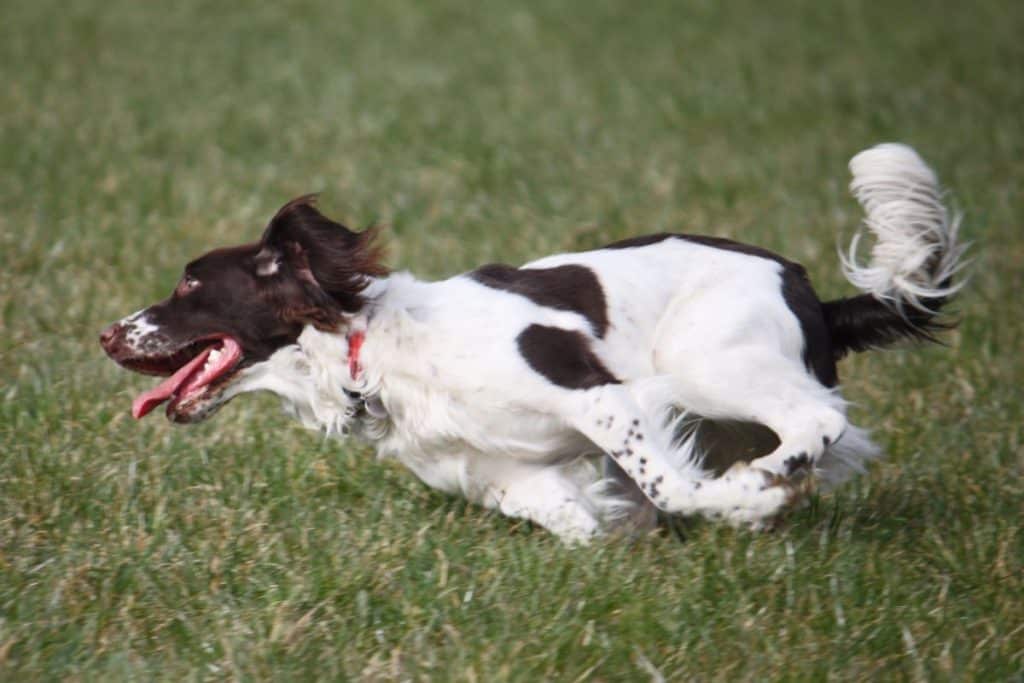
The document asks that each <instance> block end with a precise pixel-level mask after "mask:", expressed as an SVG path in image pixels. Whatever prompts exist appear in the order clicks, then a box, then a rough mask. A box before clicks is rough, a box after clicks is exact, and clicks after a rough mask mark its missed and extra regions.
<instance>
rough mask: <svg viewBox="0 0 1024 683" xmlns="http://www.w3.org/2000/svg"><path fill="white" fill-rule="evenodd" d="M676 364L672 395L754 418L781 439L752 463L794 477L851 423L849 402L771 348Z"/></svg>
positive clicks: (710, 412)
mask: <svg viewBox="0 0 1024 683" xmlns="http://www.w3.org/2000/svg"><path fill="white" fill-rule="evenodd" d="M686 358H687V359H693V360H692V361H691V360H684V361H682V362H679V363H676V364H675V367H674V368H673V377H675V378H676V382H675V383H674V400H675V401H676V402H678V403H679V404H680V405H683V406H686V408H687V409H689V410H692V411H694V412H696V413H699V414H700V415H703V416H706V417H708V418H711V419H729V420H741V421H745V422H753V423H757V424H760V425H763V426H765V427H767V428H768V429H770V430H772V431H773V432H774V433H775V436H776V437H777V438H778V441H779V443H778V446H777V447H776V448H775V449H774V450H772V451H771V452H770V453H768V454H766V455H763V456H761V457H758V458H756V459H754V460H753V461H752V462H751V463H750V465H751V466H752V467H755V468H759V469H762V470H766V471H768V472H771V473H772V474H777V475H781V476H787V477H788V476H790V475H792V474H794V473H795V472H797V471H798V470H802V469H813V467H814V466H815V465H816V464H817V463H818V461H819V460H820V459H821V457H822V456H823V455H824V454H825V452H826V451H827V449H828V448H830V447H831V446H832V445H834V444H835V443H836V442H837V441H838V440H839V439H840V437H841V436H842V435H843V433H844V432H845V430H846V427H847V421H846V415H845V412H844V407H845V404H844V402H843V400H842V398H840V397H839V395H838V394H837V393H836V392H834V391H831V390H829V389H828V388H826V387H824V386H822V385H821V384H820V383H818V382H817V380H816V379H815V378H814V377H813V376H812V375H810V374H809V373H808V372H807V370H806V369H805V368H804V367H803V365H802V363H801V362H799V361H794V360H792V359H790V358H787V357H785V356H784V355H783V354H781V353H779V352H778V351H775V350H773V349H771V348H768V347H764V346H760V347H759V346H756V345H752V347H747V348H743V349H741V350H733V351H728V350H726V351H721V350H715V351H710V350H708V351H706V352H704V353H701V354H700V355H699V356H697V355H688V356H687V357H686Z"/></svg>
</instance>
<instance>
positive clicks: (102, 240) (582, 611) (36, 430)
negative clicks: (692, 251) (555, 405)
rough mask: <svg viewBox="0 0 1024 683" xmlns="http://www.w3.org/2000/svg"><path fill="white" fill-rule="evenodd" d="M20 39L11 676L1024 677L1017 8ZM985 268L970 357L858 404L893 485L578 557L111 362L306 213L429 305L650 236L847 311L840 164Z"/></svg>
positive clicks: (2, 654) (4, 134) (273, 16)
mask: <svg viewBox="0 0 1024 683" xmlns="http://www.w3.org/2000/svg"><path fill="white" fill-rule="evenodd" d="M231 5H232V3H215V2H208V1H207V2H203V1H201V0H178V1H176V2H173V3H141V2H128V1H126V0H106V1H105V2H99V1H98V0H83V1H82V2H74V3H69V2H55V1H53V0H38V1H37V2H32V3H27V2H22V3H15V2H4V3H3V6H2V17H3V19H2V21H0V268H2V276H0V397H2V399H0V679H3V680H19V681H24V680H55V679H70V680H173V681H178V680H199V679H247V680H252V679H279V680H297V679H327V680H345V679H365V680H436V681H447V680H466V681H481V682H483V681H506V680H507V681H541V680H558V681H574V680H580V681H586V680H594V681H617V680H648V679H650V680H661V679H662V677H663V678H664V679H666V680H691V679H692V680H706V681H736V680H756V681H760V680H770V679H783V680H825V679H831V680H888V679H910V680H957V681H960V680H977V681H996V680H1021V677H1022V671H1024V567H1022V565H1024V533H1022V532H1021V526H1020V525H1021V520H1022V519H1024V477H1022V474H1024V445H1022V444H1024V439H1022V424H1024V396H1022V390H1021V386H1022V384H1024V361H1022V360H1021V350H1022V341H1021V340H1022V338H1024V321H1022V313H1024V310H1022V308H1021V304H1020V300H1021V292H1022V291H1024V233H1022V227H1021V226H1022V222H1024V197H1022V193H1021V183H1022V182H1024V42H1022V41H1021V38H1020V36H1021V35H1022V34H1024V6H1022V5H1021V4H1020V3H1018V2H1012V1H1009V0H1007V1H1004V2H998V1H995V0H981V1H979V2H974V3H962V2H952V1H946V0H940V1H937V2H932V3H915V2H910V1H909V0H906V1H904V0H897V1H894V2H888V3H877V2H868V1H867V0H837V1H835V2H818V1H817V0H785V1H783V2H780V3H765V2H759V1H756V0H739V1H738V2H728V3H724V2H723V3H719V2H712V1H706V0H697V1H694V2H668V1H662V0H655V1H654V2H650V3H645V4H641V3H625V2H606V1H603V0H597V1H590V2H584V1H583V0H563V1H557V2H550V3H505V2H496V1H493V0H487V1H485V2H480V3H458V2H449V1H447V0H444V1H441V2H430V3H426V2H411V1H402V0H378V1H377V2H374V3H369V2H365V3H332V2H326V1H322V2H321V1H318V0H308V1H302V2H281V3H261V4H258V5H257V4H255V3H254V4H252V5H249V6H245V7H242V6H239V7H233V6H231ZM887 140H901V141H905V142H908V143H910V144H913V145H914V146H916V147H917V148H918V149H919V150H920V151H921V153H922V154H923V155H924V156H925V158H927V159H928V160H929V161H930V162H931V163H932V164H933V165H934V166H935V168H936V169H937V170H938V172H939V174H940V176H941V178H942V179H943V181H944V182H945V184H946V185H947V186H948V187H949V188H950V190H951V192H952V194H951V197H952V198H953V199H954V200H955V203H956V205H957V206H958V207H959V208H960V210H962V211H963V213H964V215H965V219H964V231H965V234H966V236H967V238H968V239H970V240H972V241H973V242H974V243H975V244H974V247H973V248H972V254H973V257H974V264H973V268H972V278H971V282H970V284H969V285H968V287H967V288H966V289H965V290H964V292H963V295H962V297H960V298H959V299H958V302H957V305H956V307H955V308H956V311H955V312H956V314H957V315H958V316H959V318H960V319H961V321H962V322H961V325H960V327H959V329H958V330H957V331H955V332H954V333H952V334H950V335H948V336H947V337H946V340H947V341H948V345H947V346H945V347H938V346H934V347H930V348H921V349H911V348H907V347H903V348H900V349H896V350H892V351H887V352H884V353H874V354H870V355H865V356H858V357H856V358H854V359H851V360H848V361H846V362H845V363H844V364H843V365H842V367H841V373H842V377H843V383H844V385H845V391H846V395H847V397H848V398H849V399H850V400H851V401H852V402H853V403H854V405H853V407H852V408H851V411H852V413H853V418H854V420H855V421H856V422H857V423H858V424H863V425H865V426H869V427H871V428H872V429H874V430H876V432H875V433H876V438H877V439H878V441H879V442H880V443H881V444H882V445H883V446H884V447H885V449H886V451H887V452H888V454H889V457H888V459H886V460H885V461H884V462H881V463H879V464H877V465H875V466H873V467H872V469H871V471H870V473H869V474H868V475H866V476H864V477H862V478H860V479H859V480H857V481H855V482H854V483H852V484H851V485H849V486H847V487H845V488H843V489H841V490H840V491H839V492H837V493H836V494H831V495H827V496H822V497H820V498H817V499H815V500H814V501H813V502H812V504H811V505H810V506H809V507H807V508H805V509H802V510H800V511H797V512H795V513H793V514H791V515H790V517H789V519H788V521H787V523H786V524H785V526H784V527H783V528H782V529H781V530H780V531H778V532H776V533H773V534H763V535H756V534H751V533H747V532H739V531H734V530H731V529H727V528H722V527H719V526H715V525H711V524H705V523H700V522H697V521H687V522H685V523H684V524H683V528H682V536H683V537H684V538H683V539H682V540H681V539H680V537H679V535H677V534H675V533H656V534H652V535H650V536H647V537H643V538H639V539H636V540H634V541H632V542H625V541H621V540H620V541H614V542H606V543H597V544H595V545H594V546H592V547H590V548H588V549H586V550H585V551H581V550H579V549H571V548H567V547H564V546H562V545H560V544H559V543H558V542H557V541H556V540H555V539H554V538H553V537H551V536H550V535H548V534H546V533H544V532H543V531H542V530H539V529H536V528H532V527H530V526H529V525H526V524H523V523H519V522H515V521H512V520H508V519H505V518H502V517H499V516H497V515H495V514H492V513H489V512H486V511H483V510H481V509H478V508H476V507H472V506H468V505H466V504H465V503H463V502H461V501H458V500H454V499H451V498H449V497H446V496H444V495H441V494H438V493H434V492H432V491H430V490H428V489H427V488H425V487H424V486H423V485H421V484H420V483H418V482H417V481H416V480H415V479H414V478H413V477H412V475H411V474H408V473H406V472H404V471H402V470H401V469H399V468H398V467H397V466H396V465H394V464H391V463H388V462H377V461H376V460H374V458H373V457H372V454H371V452H370V451H369V450H368V449H367V448H365V447H364V446H361V445H359V444H349V443H344V442H339V441H324V440H323V438H322V437H320V436H318V435H317V434H315V433H312V432H306V431H303V430H302V429H301V428H300V427H299V426H298V425H296V424H293V423H292V422H290V421H289V420H288V419H287V418H286V417H285V416H283V415H282V414H280V411H279V409H278V406H277V405H276V402H275V401H274V400H272V399H270V398H266V397H246V398H245V399H240V400H238V401H235V402H234V403H232V404H231V405H230V406H228V407H227V408H225V409H224V410H223V411H222V412H221V413H220V414H218V415H217V416H216V417H215V418H214V419H212V420H210V421H209V422H207V423H204V424H202V425H200V426H197V427H193V428H178V427H174V426H172V425H171V424H169V423H168V422H166V421H165V420H163V419H162V418H161V417H159V416H156V417H151V418H149V419H147V420H145V421H143V422H141V423H137V422H134V421H133V420H132V419H131V418H130V416H129V414H128V407H129V403H130V400H131V396H132V395H133V393H135V392H137V391H139V390H140V389H141V388H142V387H144V386H148V385H149V384H150V383H151V380H147V379H144V378H140V377H138V376H135V375H130V374H129V373H126V372H123V371H120V370H118V369H117V368H116V367H115V366H114V364H113V363H111V362H109V361H107V360H106V359H105V358H104V356H103V354H102V352H101V350H100V348H99V345H98V344H97V340H96V338H97V334H98V332H99V330H100V329H102V327H103V326H104V325H105V324H106V323H108V322H110V321H112V320H114V319H116V318H118V317H120V316H122V315H125V314H127V313H129V312H131V311H134V310H136V309H138V308H140V307H141V306H143V305H145V304H147V303H150V302H152V301H155V300H156V299H157V298H161V297H163V296H165V295H166V294H167V293H169V291H170V290H171V288H172V287H173V285H174V283H175V281H176V280H177V277H178V274H179V271H180V268H181V266H182V265H183V264H184V263H185V261H186V260H188V259H189V258H192V257H194V256H196V255H198V254H199V253H201V252H203V251H205V250H207V249H210V248H213V247H215V246H222V245H227V244H231V243H238V242H241V241H245V240H251V239H254V238H255V237H256V236H257V235H258V234H259V232H260V230H261V229H262V227H263V225H264V224H265V222H266V220H267V219H268V218H269V216H270V215H271V214H272V213H273V211H274V210H275V209H276V208H277V207H278V206H279V205H280V204H281V203H283V202H284V201H285V200H287V199H289V198H291V197H293V196H295V195H298V194H302V193H306V192H312V191H318V192H322V193H323V204H324V206H325V208H326V209H327V210H328V211H329V212H330V213H332V214H334V215H337V216H340V217H343V218H344V219H346V220H347V221H348V222H350V223H351V224H353V225H356V226H362V225H368V224H371V223H378V224H382V225H384V226H385V234H386V237H387V241H388V243H389V246H390V255H391V263H392V264H393V265H394V266H395V267H396V268H407V269H410V270H412V271H414V272H416V273H417V274H419V275H421V276H424V277H441V276H443V275H447V274H453V273H457V272H460V271H463V270H466V269H469V268H471V267H474V266H475V265H478V264H480V263H483V262H487V261H503V262H507V263H513V264H515V263H521V262H523V261H525V260H527V259H530V258H534V257H537V256H541V255H544V254H547V253H551V252H554V251H559V250H568V249H582V248H590V247H594V246H598V245H600V244H602V243H605V242H608V241H611V240H614V239H619V238H623V237H627V236H631V235H636V234H642V233H644V232H653V231H663V230H680V231H687V232H693V233H705V234H714V235H722V236H728V237H732V238H736V239H740V240H743V241H747V242H752V243H756V244H759V245H762V246H765V247H768V248H771V249H774V250H777V251H781V252H783V253H785V254H787V255H788V256H790V257H792V258H794V259H797V260H800V261H802V262H803V263H805V264H806V265H807V267H808V269H809V271H810V272H811V275H812V277H813V278H814V281H815V283H816V286H817V288H818V290H819V292H821V293H822V295H823V296H826V297H835V296H840V295H844V294H849V293H851V292H852V288H851V287H850V286H849V285H847V284H846V283H845V282H844V281H843V279H842V276H841V274H840V273H839V271H838V267H837V265H838V259H837V257H836V253H835V252H836V246H837V244H839V243H845V241H846V239H847V238H848V237H849V236H850V235H851V234H852V232H853V230H854V229H855V228H856V225H857V221H858V218H859V215H860V213H859V208H858V207H857V205H856V204H855V202H854V201H853V200H852V199H851V198H850V197H849V196H848V193H847V191H846V183H847V181H848V173H847V170H846V162H847V160H848V159H849V157H850V156H852V155H853V154H854V153H856V152H857V151H859V150H860V149H862V148H864V147H867V146H870V145H872V144H874V143H876V142H881V141H887Z"/></svg>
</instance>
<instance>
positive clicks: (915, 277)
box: [840, 143, 966, 313]
mask: <svg viewBox="0 0 1024 683" xmlns="http://www.w3.org/2000/svg"><path fill="white" fill-rule="evenodd" d="M850 172H851V173H852V174H853V180H852V181H851V183H850V191H851V192H852V193H853V196H854V197H856V198H857V201H859V202H860V204H861V206H863V207H864V211H865V213H866V216H865V218H864V225H865V226H866V227H867V229H868V230H869V231H870V232H871V233H873V234H874V236H875V238H876V240H877V241H876V242H875V245H874V246H873V247H872V248H871V257H870V259H869V261H868V263H867V264H866V265H861V264H860V263H859V260H858V257H857V250H858V247H859V246H860V240H861V238H862V237H863V232H859V233H858V234H857V235H856V236H855V237H854V238H853V241H852V242H851V243H850V247H849V250H848V251H847V253H845V254H840V257H841V259H842V262H843V272H844V273H845V274H846V277H847V279H848V280H849V281H850V282H851V283H853V284H854V285H855V286H856V287H857V288H858V289H860V290H862V291H864V292H866V293H868V294H870V295H872V296H873V297H875V298H876V299H878V300H879V301H881V302H883V303H886V304H889V305H891V306H893V307H894V308H895V309H896V310H897V311H898V312H900V313H905V310H904V306H905V305H910V306H912V307H914V308H916V309H919V310H921V311H925V312H934V311H933V309H934V308H935V307H936V306H935V304H934V303H933V302H936V301H941V300H942V299H944V298H946V297H949V296H951V295H952V294H954V293H956V291H957V290H959V289H960V287H961V286H963V282H960V283H958V284H953V280H952V278H953V275H954V274H955V273H956V272H957V271H959V270H960V268H961V267H962V266H963V265H964V264H962V263H961V262H960V257H961V256H962V255H963V253H964V250H965V249H966V246H965V245H961V244H958V243H957V230H958V228H959V226H960V216H959V215H957V216H954V217H952V218H951V217H950V215H949V212H948V211H947V209H946V206H945V205H944V204H943V202H942V189H941V188H940V186H939V181H938V179H937V178H936V177H935V172H934V171H932V169H931V168H930V167H929V166H928V164H926V163H925V162H924V160H922V159H921V157H920V156H918V154H917V152H915V151H914V150H913V149H911V148H910V147H908V146H906V145H902V144H895V143H888V144H882V145H878V146H876V147H872V148H871V149H867V150H864V151H863V152H861V153H860V154H858V155H857V156H855V157H853V159H851V160H850Z"/></svg>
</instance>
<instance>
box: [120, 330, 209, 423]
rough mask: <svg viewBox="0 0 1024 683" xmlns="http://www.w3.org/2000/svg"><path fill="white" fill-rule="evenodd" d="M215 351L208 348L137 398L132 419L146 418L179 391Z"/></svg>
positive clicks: (134, 402)
mask: <svg viewBox="0 0 1024 683" xmlns="http://www.w3.org/2000/svg"><path fill="white" fill-rule="evenodd" d="M212 350H213V346H209V347H207V348H206V349H205V350H204V351H202V352H201V353H200V354H199V355H198V356H196V357H195V358H193V359H192V360H190V361H189V362H187V363H185V365H183V366H181V367H180V368H178V371H177V372H176V373H174V374H173V375H171V376H170V377H168V378H167V379H165V380H164V381H163V382H161V383H160V385H159V386H156V387H154V388H152V389H150V390H149V391H144V392H142V393H141V394H139V395H138V396H136V397H135V400H134V401H132V417H134V418H135V419H136V420H141V419H142V418H144V417H145V416H146V415H147V414H149V412H150V411H151V410H153V408H156V407H157V406H158V405H160V404H161V403H163V402H164V401H166V400H167V399H169V398H170V397H171V396H172V395H174V392H175V391H177V390H178V387H180V386H181V385H182V384H184V383H185V381H186V380H187V379H188V378H189V376H190V375H191V374H192V373H193V372H194V371H195V369H196V368H198V367H201V366H202V365H203V363H204V362H206V357H207V356H209V355H210V351H212Z"/></svg>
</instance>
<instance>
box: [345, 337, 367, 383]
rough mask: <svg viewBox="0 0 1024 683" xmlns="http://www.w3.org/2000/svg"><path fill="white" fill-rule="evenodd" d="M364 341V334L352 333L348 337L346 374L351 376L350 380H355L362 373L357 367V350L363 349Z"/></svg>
mask: <svg viewBox="0 0 1024 683" xmlns="http://www.w3.org/2000/svg"><path fill="white" fill-rule="evenodd" d="M364 341H366V333H365V332H353V333H352V334H350V335H348V374H350V375H352V379H356V377H358V376H359V373H360V372H361V371H362V368H361V367H359V350H360V349H362V348H363V342H364Z"/></svg>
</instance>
